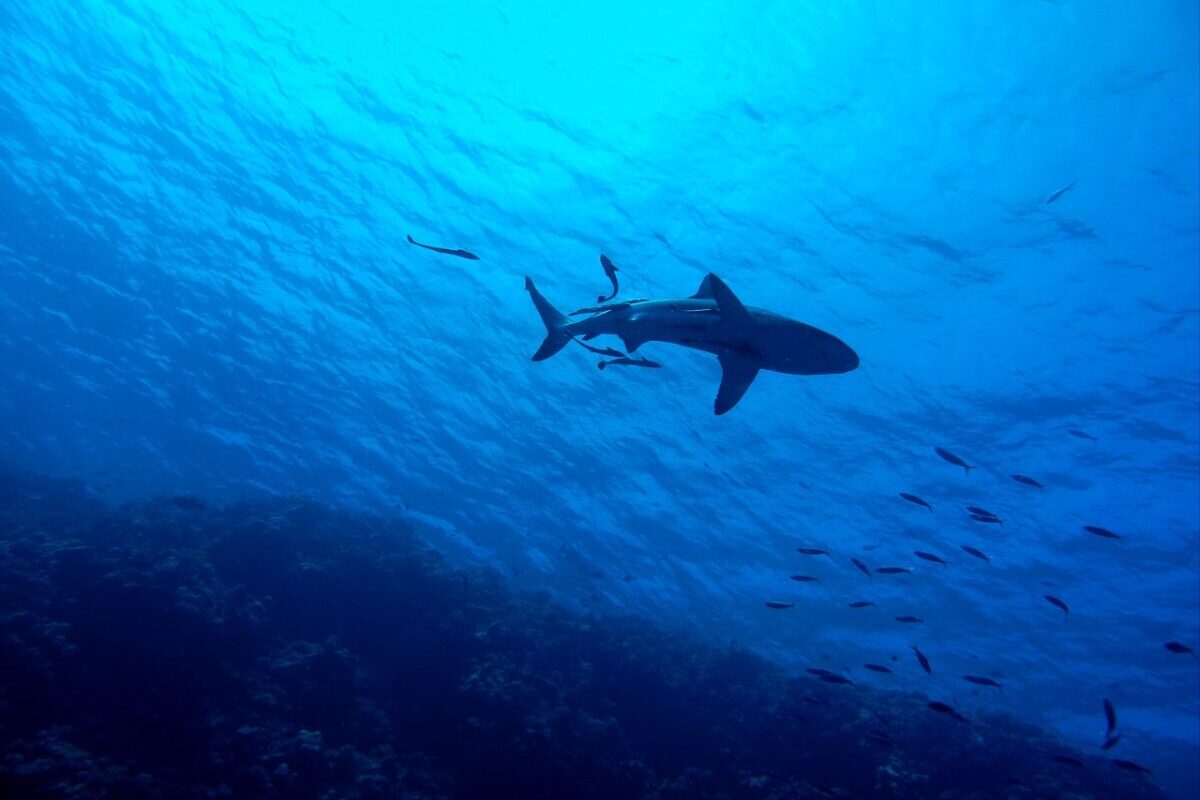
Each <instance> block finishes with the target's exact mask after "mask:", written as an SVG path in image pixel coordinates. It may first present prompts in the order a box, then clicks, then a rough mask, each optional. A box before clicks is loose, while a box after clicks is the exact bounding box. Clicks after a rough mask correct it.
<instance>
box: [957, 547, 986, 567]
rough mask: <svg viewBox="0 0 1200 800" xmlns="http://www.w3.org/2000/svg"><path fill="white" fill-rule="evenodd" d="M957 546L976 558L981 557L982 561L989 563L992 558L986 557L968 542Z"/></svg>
mask: <svg viewBox="0 0 1200 800" xmlns="http://www.w3.org/2000/svg"><path fill="white" fill-rule="evenodd" d="M959 547H961V548H962V550H963V552H964V553H966V554H968V555H972V556H975V557H976V558H981V559H983V560H984V561H986V562H988V563H989V564H990V563H992V560H991V559H990V558H988V557H987V556H986V555H984V554H983V551H982V550H978V549H976V548H974V547H971V545H969V544H960V545H959Z"/></svg>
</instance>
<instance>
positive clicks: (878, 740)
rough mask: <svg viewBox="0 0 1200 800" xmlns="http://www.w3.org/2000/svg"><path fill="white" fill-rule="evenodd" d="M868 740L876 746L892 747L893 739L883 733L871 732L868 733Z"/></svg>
mask: <svg viewBox="0 0 1200 800" xmlns="http://www.w3.org/2000/svg"><path fill="white" fill-rule="evenodd" d="M866 738H867V739H868V740H869V741H872V742H874V743H875V744H882V745H885V746H886V745H891V744H892V737H890V736H888V735H887V734H886V733H884V732H883V731H876V730H870V731H867V733H866Z"/></svg>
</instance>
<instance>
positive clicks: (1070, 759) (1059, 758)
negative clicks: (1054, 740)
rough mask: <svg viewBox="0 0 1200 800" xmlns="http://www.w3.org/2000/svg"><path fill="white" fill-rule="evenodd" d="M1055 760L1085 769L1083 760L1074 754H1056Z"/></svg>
mask: <svg viewBox="0 0 1200 800" xmlns="http://www.w3.org/2000/svg"><path fill="white" fill-rule="evenodd" d="M1054 760H1055V761H1057V762H1058V763H1060V764H1066V765H1067V766H1068V767H1075V769H1083V762H1082V761H1080V760H1079V759H1078V758H1075V757H1074V756H1054Z"/></svg>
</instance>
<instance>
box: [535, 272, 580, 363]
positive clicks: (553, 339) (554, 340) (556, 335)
mask: <svg viewBox="0 0 1200 800" xmlns="http://www.w3.org/2000/svg"><path fill="white" fill-rule="evenodd" d="M525 291H527V292H529V296H530V297H532V298H533V305H534V307H535V308H536V309H537V312H538V314H540V315H541V317H542V323H543V324H545V326H546V338H545V339H544V340H543V341H542V346H541V347H539V348H538V349H537V352H536V353H534V354H533V360H534V361H544V360H545V359H547V358H549V357H550V356H552V355H554V354H555V353H557V352H558V351H559V350H562V349H563V348H564V347H566V346H567V344H568V343H569V342H570V341H571V334H570V333H568V332H567V330H566V327H567V325H568V324H570V322H571V320H569V319H568V318H567V316H566V315H565V314H563V313H562V312H560V311H559V310H558V309H557V308H555V307H554V306H552V305H550V301H549V300H547V299H546V298H545V297H543V296H542V293H541V292H539V291H538V290H537V287H536V286H534V285H533V281H532V280H530V279H529V278H528V277H526V278H525Z"/></svg>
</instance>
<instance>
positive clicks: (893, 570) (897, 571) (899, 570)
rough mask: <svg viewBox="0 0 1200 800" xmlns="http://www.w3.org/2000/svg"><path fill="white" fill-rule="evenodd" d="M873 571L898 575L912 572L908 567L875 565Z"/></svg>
mask: <svg viewBox="0 0 1200 800" xmlns="http://www.w3.org/2000/svg"><path fill="white" fill-rule="evenodd" d="M875 571H876V572H878V573H879V574H880V575H900V574H902V573H905V572H912V570H911V569H909V568H908V567H876V568H875Z"/></svg>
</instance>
